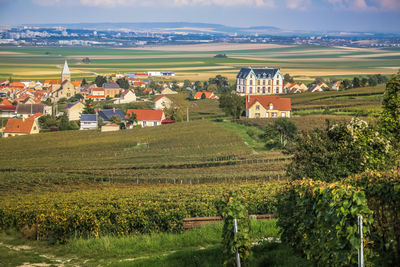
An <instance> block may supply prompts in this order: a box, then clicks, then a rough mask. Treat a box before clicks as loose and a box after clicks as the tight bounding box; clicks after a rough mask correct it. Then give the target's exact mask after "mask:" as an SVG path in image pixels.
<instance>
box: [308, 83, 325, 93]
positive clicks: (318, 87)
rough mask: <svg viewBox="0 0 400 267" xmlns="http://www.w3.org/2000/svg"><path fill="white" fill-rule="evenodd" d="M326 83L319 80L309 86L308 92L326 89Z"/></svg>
mask: <svg viewBox="0 0 400 267" xmlns="http://www.w3.org/2000/svg"><path fill="white" fill-rule="evenodd" d="M328 88H329V87H328V85H326V83H324V82H319V83H317V84H313V85H311V87H310V88H309V89H308V92H311V93H313V92H323V91H324V90H326V89H328Z"/></svg>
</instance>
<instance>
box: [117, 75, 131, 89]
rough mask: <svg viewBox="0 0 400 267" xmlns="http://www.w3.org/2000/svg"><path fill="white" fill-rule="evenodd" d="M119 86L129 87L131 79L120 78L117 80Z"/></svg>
mask: <svg viewBox="0 0 400 267" xmlns="http://www.w3.org/2000/svg"><path fill="white" fill-rule="evenodd" d="M117 83H118V85H119V87H121V88H123V89H129V81H128V80H127V79H125V78H120V79H118V80H117Z"/></svg>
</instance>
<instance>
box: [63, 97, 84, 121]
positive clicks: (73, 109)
mask: <svg viewBox="0 0 400 267" xmlns="http://www.w3.org/2000/svg"><path fill="white" fill-rule="evenodd" d="M84 108H85V104H83V103H82V102H81V101H76V102H74V103H70V104H67V108H66V110H67V116H68V119H69V120H70V121H79V120H80V119H81V114H82V112H83V109H84Z"/></svg>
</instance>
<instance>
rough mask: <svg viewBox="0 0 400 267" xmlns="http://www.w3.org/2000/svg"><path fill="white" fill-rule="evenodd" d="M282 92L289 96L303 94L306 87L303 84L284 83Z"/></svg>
mask: <svg viewBox="0 0 400 267" xmlns="http://www.w3.org/2000/svg"><path fill="white" fill-rule="evenodd" d="M283 88H284V92H285V93H289V94H297V93H304V92H306V91H307V89H308V88H307V86H306V85H305V84H304V83H301V82H298V83H289V82H288V83H285V85H284V86H283Z"/></svg>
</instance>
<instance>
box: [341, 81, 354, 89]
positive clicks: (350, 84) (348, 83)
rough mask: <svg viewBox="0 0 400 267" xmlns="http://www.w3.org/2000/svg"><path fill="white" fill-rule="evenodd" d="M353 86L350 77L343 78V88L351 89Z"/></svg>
mask: <svg viewBox="0 0 400 267" xmlns="http://www.w3.org/2000/svg"><path fill="white" fill-rule="evenodd" d="M352 86H353V84H352V82H351V81H350V80H349V79H345V80H343V82H342V83H341V85H340V87H341V89H343V90H347V89H350V88H351V87H352Z"/></svg>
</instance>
